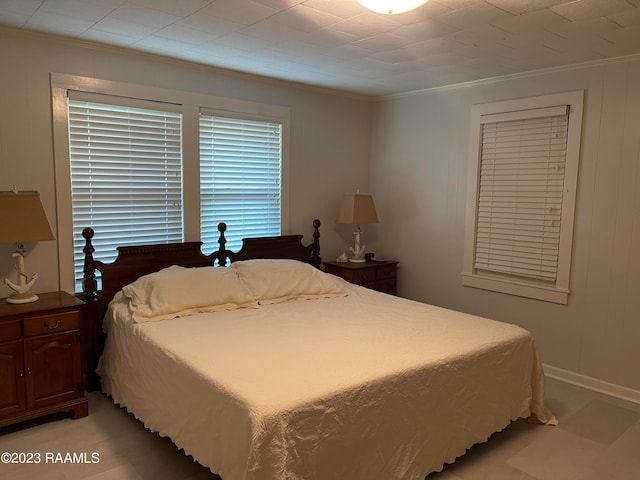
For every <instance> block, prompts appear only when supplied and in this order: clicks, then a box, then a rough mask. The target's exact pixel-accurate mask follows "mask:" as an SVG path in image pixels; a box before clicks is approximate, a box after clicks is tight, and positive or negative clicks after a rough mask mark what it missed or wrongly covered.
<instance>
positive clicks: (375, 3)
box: [358, 0, 429, 15]
mask: <svg viewBox="0 0 640 480" xmlns="http://www.w3.org/2000/svg"><path fill="white" fill-rule="evenodd" d="M428 1H429V0H358V3H360V4H361V5H363V6H364V7H366V8H368V9H369V10H371V11H373V12H377V13H384V14H385V15H393V14H395V13H403V12H408V11H409V10H413V9H415V8H418V7H419V6H421V5H424V4H425V3H427V2H428Z"/></svg>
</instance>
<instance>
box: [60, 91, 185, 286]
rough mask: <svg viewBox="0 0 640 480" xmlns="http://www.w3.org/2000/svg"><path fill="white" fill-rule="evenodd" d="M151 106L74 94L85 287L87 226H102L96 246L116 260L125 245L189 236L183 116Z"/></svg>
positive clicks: (72, 124) (75, 181) (75, 179)
mask: <svg viewBox="0 0 640 480" xmlns="http://www.w3.org/2000/svg"><path fill="white" fill-rule="evenodd" d="M118 100H120V99H118ZM118 103H122V102H120V101H119V102H118ZM150 105H153V108H137V107H130V106H123V105H117V104H113V105H112V104H108V103H98V102H91V101H84V100H76V99H73V98H70V99H69V102H68V109H69V112H68V119H69V155H70V167H71V190H72V193H71V195H72V213H73V229H74V232H73V238H74V241H73V244H74V245H73V250H74V257H75V258H74V270H75V278H76V285H77V286H78V285H79V282H80V280H81V279H82V262H83V258H82V246H83V245H84V239H83V238H82V229H83V228H84V227H92V228H94V229H95V230H96V231H97V232H98V234H97V235H96V237H95V241H94V242H93V245H94V247H95V249H96V254H95V255H96V258H100V259H101V260H102V261H111V260H113V259H114V258H115V256H116V254H117V252H116V247H117V246H119V245H134V244H139V245H140V244H149V243H159V242H180V241H182V240H183V221H182V139H181V137H182V132H181V130H182V128H181V123H182V115H181V114H180V113H176V112H172V111H165V110H163V105H162V104H151V103H150ZM167 107H170V105H167ZM168 109H169V108H168Z"/></svg>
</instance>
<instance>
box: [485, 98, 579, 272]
mask: <svg viewBox="0 0 640 480" xmlns="http://www.w3.org/2000/svg"><path fill="white" fill-rule="evenodd" d="M519 116H520V117H521V116H522V114H520V115H518V114H515V115H513V114H511V115H509V114H506V115H503V116H502V117H500V116H489V117H490V118H489V119H488V120H485V121H484V123H483V124H482V135H481V142H482V145H481V158H480V185H479V193H478V207H477V221H476V245H475V264H474V267H475V269H476V270H477V271H483V272H491V273H497V274H500V275H509V276H514V277H518V278H523V279H526V280H528V281H535V282H540V283H543V284H544V283H549V284H553V283H555V281H556V277H557V273H558V254H559V246H560V227H561V219H562V205H563V191H564V177H565V161H566V151H567V128H568V116H569V115H568V109H567V107H566V106H562V107H557V108H547V109H540V110H539V111H537V112H527V113H526V118H518V117H519ZM511 117H514V118H511ZM496 120H498V121H496Z"/></svg>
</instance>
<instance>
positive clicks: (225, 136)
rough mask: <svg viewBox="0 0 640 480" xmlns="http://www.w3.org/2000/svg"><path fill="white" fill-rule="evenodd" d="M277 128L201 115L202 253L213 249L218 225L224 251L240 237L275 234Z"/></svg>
mask: <svg viewBox="0 0 640 480" xmlns="http://www.w3.org/2000/svg"><path fill="white" fill-rule="evenodd" d="M281 174H282V125H281V124H280V123H275V122H265V121H261V120H256V119H246V118H232V117H227V116H220V115H215V114H211V113H209V112H206V111H202V112H201V115H200V210H201V212H200V215H201V218H200V225H201V227H200V229H201V239H202V241H203V243H204V246H203V250H204V251H205V252H208V251H215V250H217V249H218V243H217V241H218V230H217V226H218V223H219V222H225V223H226V224H227V226H228V230H227V233H226V238H227V245H226V248H227V249H229V250H233V251H237V250H238V249H239V248H240V247H241V245H242V242H241V240H242V238H246V237H263V236H271V235H280V226H281Z"/></svg>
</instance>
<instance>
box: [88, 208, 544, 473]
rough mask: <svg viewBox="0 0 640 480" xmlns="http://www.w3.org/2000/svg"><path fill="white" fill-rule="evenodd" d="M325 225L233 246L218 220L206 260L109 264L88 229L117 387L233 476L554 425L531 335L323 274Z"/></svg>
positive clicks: (431, 463)
mask: <svg viewBox="0 0 640 480" xmlns="http://www.w3.org/2000/svg"><path fill="white" fill-rule="evenodd" d="M319 226H320V222H319V221H317V220H316V221H314V233H313V239H314V240H313V243H312V244H311V245H308V246H304V245H302V243H301V241H302V236H301V235H298V236H283V237H269V238H262V239H247V240H245V241H244V243H243V247H242V249H241V250H240V251H239V252H237V253H234V252H229V251H227V250H226V249H225V247H224V243H225V240H224V229H225V227H224V225H221V226H220V227H219V230H220V234H221V236H220V249H219V250H218V251H217V252H215V253H214V254H211V255H209V256H205V255H203V254H201V253H200V244H199V243H198V242H195V243H193V244H171V245H162V246H159V245H153V246H144V247H126V248H121V249H119V256H118V258H117V259H116V261H114V262H113V263H112V264H103V263H101V262H99V261H97V260H94V259H93V256H92V253H93V251H92V250H93V247H92V244H91V238H92V237H93V232H92V231H89V230H87V231H86V235H85V238H86V239H87V244H86V246H85V249H84V250H85V254H86V262H85V278H86V282H85V296H86V298H87V300H88V308H89V311H90V314H89V315H88V323H89V324H90V325H89V328H88V330H89V331H91V332H93V335H94V337H95V342H94V343H93V344H92V345H91V347H90V348H95V349H96V350H95V351H89V352H87V354H88V358H91V359H93V360H94V361H96V360H97V359H98V357H99V358H100V360H99V365H98V368H97V371H98V373H99V374H100V381H101V386H102V389H103V391H104V392H105V393H107V394H108V395H109V396H111V397H112V398H113V400H114V402H115V403H117V404H119V405H121V406H122V407H125V408H126V409H127V410H128V411H130V412H132V413H133V414H134V415H135V416H136V417H137V418H138V419H140V420H141V421H142V422H143V423H144V424H145V426H146V427H147V428H149V429H150V430H152V431H155V432H159V434H160V435H162V436H168V437H169V438H171V440H172V441H173V442H174V443H175V444H176V445H177V446H178V447H179V448H182V449H184V451H185V453H187V454H189V455H192V456H193V458H194V459H196V460H197V461H198V462H200V463H201V464H203V465H205V466H207V467H209V468H210V469H211V471H212V472H214V473H217V474H219V475H220V476H221V477H222V478H223V480H294V479H295V480H311V479H368V480H369V479H370V480H376V479H380V480H390V479H399V480H400V479H402V480H410V479H411V480H413V479H423V478H424V477H425V476H426V475H427V474H429V473H430V472H433V471H440V470H441V469H442V467H443V465H444V464H445V463H451V462H453V461H454V460H455V458H456V457H458V456H460V455H463V454H464V453H465V451H466V449H468V448H469V447H471V446H472V445H474V444H476V443H480V442H484V441H486V440H487V439H488V438H489V436H490V435H491V434H493V433H494V432H497V431H500V430H502V429H503V428H505V427H506V426H507V425H508V424H509V423H510V422H511V421H513V420H516V419H518V418H522V417H525V418H530V419H531V420H532V421H535V422H538V423H543V424H554V423H555V418H554V417H553V415H552V414H551V413H550V412H549V411H548V410H547V409H546V407H545V404H544V377H543V372H542V368H541V363H540V359H539V356H538V352H537V350H536V347H535V343H534V340H533V338H532V336H531V334H530V333H529V332H527V331H526V330H523V329H522V328H520V327H517V326H515V325H511V324H508V323H502V322H496V321H493V320H489V319H485V318H481V317H477V316H473V315H468V314H463V313H460V312H455V311H452V310H447V309H443V308H438V307H434V306H431V305H426V304H422V303H418V302H414V301H410V300H407V299H402V298H399V297H394V296H391V295H387V294H384V293H380V292H375V291H372V290H368V289H365V288H363V287H359V286H356V285H352V284H349V283H347V282H345V281H343V280H342V279H339V278H337V277H334V276H332V275H329V274H326V273H324V272H322V271H320V270H319V269H318V267H319V266H320V263H321V258H320V249H319V231H318V228H319ZM227 261H229V262H230V265H229V266H227ZM214 264H215V265H219V266H215V267H214V266H213V265H214ZM193 267H199V268H193ZM96 271H99V272H100V274H101V276H102V289H101V291H98V290H97V288H96ZM169 298H170V300H168V299H169ZM205 298H206V300H203V299H205ZM107 305H109V306H108V308H107ZM105 312H106V315H104V323H103V319H102V315H103V314H105ZM101 331H104V332H105V333H106V342H105V345H104V353H102V354H101V352H102V346H101V344H102V341H103V340H104V337H102V336H101V334H100V332H101Z"/></svg>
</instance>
